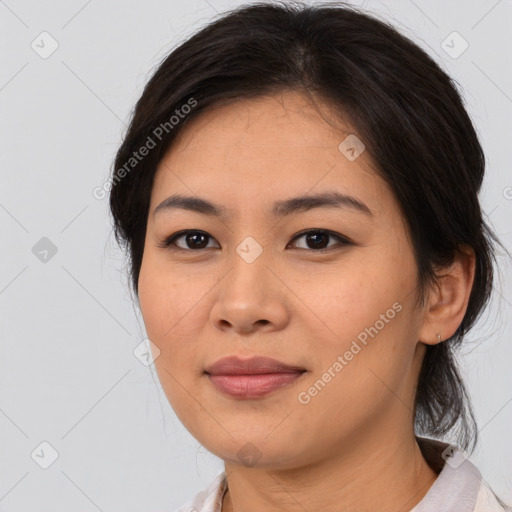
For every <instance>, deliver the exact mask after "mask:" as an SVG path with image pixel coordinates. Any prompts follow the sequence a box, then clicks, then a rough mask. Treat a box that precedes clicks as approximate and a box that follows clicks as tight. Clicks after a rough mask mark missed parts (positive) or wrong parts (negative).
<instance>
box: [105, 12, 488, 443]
mask: <svg viewBox="0 0 512 512" xmlns="http://www.w3.org/2000/svg"><path fill="white" fill-rule="evenodd" d="M286 90H295V91H301V92H303V93H304V94H307V95H309V96H310V97H313V96H316V97H317V98H321V99H323V100H324V101H326V102H327V103H328V104H330V105H332V106H333V107H334V109H336V111H338V112H339V113H340V116H341V115H343V116H344V117H345V119H346V120H348V121H349V122H350V124H351V126H353V127H354V128H355V130H356V131H357V134H358V136H359V137H360V138H361V139H362V140H363V141H364V144H365V146H366V150H367V151H368V152H369V154H370V156H371V157H372V159H373V161H374V162H375V163H376V165H377V172H378V173H379V174H380V175H381V176H382V177H383V178H384V179H385V180H386V182H387V183H388V184H389V185H390V187H391V189H392V191H393V193H394V195H395V198H396V201H397V203H398V204H399V205H400V207H401V209H402V212H403V215H404V219H405V221H406V223H407V226H408V232H409V236H410V238H411V241H412V245H413V248H414V253H415V258H416V262H417V267H418V291H419V293H418V297H419V302H422V301H423V300H424V297H425V291H426V290H427V289H428V286H430V285H433V284H435V282H436V280H435V269H437V268H442V267H443V266H446V265H449V264H450V262H452V261H453V257H454V255H455V253H456V251H457V250H458V249H459V248H460V247H461V245H463V244H465V245H469V246H471V247H472V248H473V249H474V251H475V254H476V275H475V281H474V284H473V288H472V291H471V296H470V299H469V304H468V307H467V311H466V314H465V316H464V319H463V321H462V323H461V324H460V326H459V327H458V329H457V331H456V332H455V334H454V335H453V336H452V337H451V338H450V339H448V340H446V341H444V342H442V343H439V344H436V345H432V346H428V347H427V351H426V355H425V358H424V361H423V366H422V369H421V372H420V376H419V382H418V386H417V390H416V403H415V429H416V433H417V434H418V435H420V434H429V435H430V436H433V437H437V438H442V437H443V436H445V435H446V434H448V433H449V432H454V431H455V432H456V433H457V434H456V435H457V438H458V443H459V445H460V446H461V447H463V448H465V449H469V448H470V445H471V449H472V448H473V447H474V444H475V443H476V434H477V430H476V423H475V419H474V416H473V412H472V408H471V404H470V401H469V398H468V395H467V392H466V389H465V387H464V384H463V382H462V380H461V378H460V375H459V371H458V369H457V363H456V360H455V357H454V351H455V349H456V348H457V347H458V346H459V345H460V343H461V342H462V340H463V337H464V335H465V334H466V332H467V331H468V329H469V328H470V327H471V326H472V325H473V324H474V323H475V321H476V320H477V318H478V317H479V315H480V313H481V311H482V310H483V308H484V307H485V305H486V303H487V302H488V300H489V296H490V292H491V289H492V282H493V258H494V253H493V246H492V242H493V241H496V242H497V239H496V237H495V236H494V234H493V233H492V231H491V230H490V229H489V227H488V226H487V224H486V223H485V221H484V219H483V217H482V211H481V208H480V204H479V200H478V192H479V190H480V187H481V185H482V180H483V176H484V167H485V160H484V154H483V151H482V148H481V146H480V143H479V140H478V137H477V134H476V132H475V129H474V127H473V124H472V122H471V120H470V118H469V116H468V114H467V112H466V110H465V108H464V105H463V101H462V99H461V96H460V94H459V92H458V91H457V88H456V86H455V84H454V82H453V81H452V80H451V79H450V77H449V76H448V75H447V74H446V73H445V72H444V71H443V70H442V69H441V68H440V67H439V66H438V65H437V64H436V63H435V61H434V60H433V59H432V58H430V57H429V55H427V54H426V53H425V52H424V51H423V50H421V49H420V48H419V47H418V46H417V45H416V44H414V43H413V42H411V41H410V40H409V39H407V38H406V37H404V36H403V35H401V34H400V33H398V32H397V31H396V30H395V29H394V28H393V27H392V26H390V25H388V24H387V23H386V22H383V21H380V20H378V19H376V18H374V17H372V16H369V15H367V14H364V13H362V12H360V11H358V10H356V9H354V8H353V7H350V6H347V5H344V4H342V3H339V2H338V3H337V4H323V5H319V6H318V5H317V6H311V5H303V4H300V3H297V2H295V3H291V2H286V3H275V2H274V3H255V4H251V5H245V6H242V7H240V8H238V9H235V10H233V11H230V12H228V13H226V14H224V15H222V16H221V17H220V18H219V19H217V20H216V21H214V22H212V23H211V24H209V25H208V26H206V27H205V28H203V29H201V30H200V31H199V32H197V33H196V34H195V35H193V36H192V37H191V38H190V39H188V40H187V41H185V42H184V43H183V44H181V45H180V46H178V47H177V48H176V49H174V50H173V51H172V52H171V53H170V54H169V55H168V56H167V57H166V58H165V60H164V61H163V62H162V63H161V64H160V65H159V67H158V69H157V70H156V72H155V73H154V75H153V76H152V78H151V79H150V80H149V82H148V83H147V85H146V87H145V89H144V92H143V94H142V96H141V98H140V99H139V101H138V102H137V105H136V107H135V110H134V113H133V116H132V119H131V123H130V126H129V128H128V130H127V133H126V135H125V137H124V141H123V143H122V145H121V147H120V148H119V151H118V153H117V155H116V159H115V164H114V174H113V177H112V187H111V191H110V208H111V212H112V216H113V219H114V230H115V235H116V239H117V241H118V242H119V243H121V244H124V245H125V247H127V248H128V250H129V257H130V265H131V271H130V275H131V281H132V285H133V288H134V290H135V292H136V293H137V294H138V286H137V283H138V277H139V272H140V267H141V262H142V255H143V251H144V240H145V234H146V224H147V218H148V208H149V203H150V196H151V189H152V184H153V178H154V175H155V171H156V168H157V164H158V162H159V161H160V160H161V158H162V157H163V156H164V154H165V152H166V151H167V150H168V149H169V148H170V145H171V143H172V141H173V140H174V139H175V137H176V135H177V133H179V131H180V130H181V129H183V127H184V126H186V125H187V122H189V121H190V120H191V119H192V118H194V117H196V116H198V115H200V114H201V112H204V111H206V110H208V109H211V108H214V107H215V106H216V105H219V104H225V103H226V102H230V101H236V100H238V99H244V98H254V97H258V96H262V95H267V94H271V93H274V92H280V91H286ZM191 100H192V101H193V102H195V103H194V105H195V107H194V108H187V109H185V108H184V107H183V106H184V105H192V103H191ZM187 112H188V113H187ZM185 113H186V115H185ZM182 114H183V115H182ZM172 116H175V119H174V121H170V119H171V117H172ZM176 116H179V120H178V117H176ZM175 121H176V122H175ZM158 127H160V131H157V132H156V133H158V134H159V137H156V135H155V130H157V129H158ZM162 127H164V128H165V129H163V128H162ZM164 132H165V133H164ZM150 139H151V141H152V148H151V149H150V151H149V152H147V155H146V156H145V157H144V158H143V159H141V160H140V161H139V160H137V162H136V165H134V166H132V167H133V168H128V167H127V166H126V164H127V162H129V161H130V159H131V158H133V155H134V152H137V151H138V150H139V148H141V147H142V146H144V145H146V146H148V145H149V144H148V141H149V140H150ZM153 144H154V146H155V147H153ZM133 163H135V162H133ZM122 169H124V171H122Z"/></svg>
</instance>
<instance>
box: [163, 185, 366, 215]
mask: <svg viewBox="0 0 512 512" xmlns="http://www.w3.org/2000/svg"><path fill="white" fill-rule="evenodd" d="M325 207H331V208H340V207H341V208H343V207H345V208H350V209H352V210H356V211H359V212H361V213H364V214H366V215H373V213H372V211H371V210H370V208H368V206H366V204H364V203H363V202H362V201H361V200H359V199H357V198H355V197H353V196H350V195H347V194H342V193H341V192H337V191H329V192H323V193H319V194H308V195H303V196H298V197H291V198H289V199H285V200H281V201H276V202H275V203H274V205H273V207H272V215H273V216H274V217H284V216H286V215H291V214H292V213H299V212H304V211H308V210H312V209H313V208H325ZM173 209H182V210H190V211H194V212H197V213H202V214H205V215H211V216H214V217H221V216H225V215H226V214H227V212H228V210H227V208H226V207H224V206H222V205H218V204H214V203H212V202H211V201H208V200H207V199H203V198H200V197H193V196H183V195H181V194H175V195H172V196H170V197H168V198H167V199H164V200H163V201H162V202H161V203H160V204H159V205H158V206H157V207H156V208H155V210H154V211H153V215H156V214H157V213H159V212H162V211H170V210H173Z"/></svg>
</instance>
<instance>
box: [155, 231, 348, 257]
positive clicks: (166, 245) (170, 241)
mask: <svg viewBox="0 0 512 512" xmlns="http://www.w3.org/2000/svg"><path fill="white" fill-rule="evenodd" d="M191 233H194V234H203V235H206V236H207V237H208V238H209V239H211V240H215V238H214V237H213V236H211V235H210V234H209V233H207V232H206V231H203V230H201V229H183V230H181V231H177V232H176V233H173V234H172V235H170V236H168V237H166V238H164V239H163V240H162V241H160V242H159V243H158V247H160V248H162V249H171V250H175V251H183V252H191V253H192V252H202V251H204V250H205V249H208V247H204V248H202V249H183V248H182V247H178V246H177V245H176V244H175V241H176V240H177V239H179V238H181V237H182V236H185V235H187V234H191ZM309 233H322V234H325V235H328V236H330V237H332V238H336V239H337V240H338V243H337V244H335V245H332V246H330V247H325V248H323V249H303V248H300V249H298V250H300V251H307V252H313V253H317V252H319V253H323V252H329V251H331V250H335V249H338V248H340V247H342V246H345V245H354V242H353V241H352V240H350V239H349V238H348V237H346V236H344V235H342V234H340V233H336V232H335V231H331V230H329V229H324V228H308V229H306V230H303V231H301V232H299V233H297V234H296V235H294V236H293V237H292V239H291V241H290V243H292V242H294V241H295V240H296V239H298V238H301V237H303V236H305V235H308V234H309ZM217 243H218V242H217ZM288 246H289V244H287V246H286V247H288ZM209 249H211V247H209Z"/></svg>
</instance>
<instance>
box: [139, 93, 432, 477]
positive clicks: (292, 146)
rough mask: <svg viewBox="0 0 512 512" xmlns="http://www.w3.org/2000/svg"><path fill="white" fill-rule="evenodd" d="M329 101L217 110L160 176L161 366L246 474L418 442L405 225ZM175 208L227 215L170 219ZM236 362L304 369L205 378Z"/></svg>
mask: <svg viewBox="0 0 512 512" xmlns="http://www.w3.org/2000/svg"><path fill="white" fill-rule="evenodd" d="M318 105H320V108H321V111H322V112H323V114H324V116H320V115H319V114H318V112H317V110H315V108H314V107H312V106H311V105H310V103H309V102H308V100H307V99H305V98H304V97H303V96H301V95H300V94H298V93H294V92H287V93H283V94H279V95H275V96H266V97H260V98H257V99H253V100H243V101H239V102H236V103H233V104H231V105H228V106H226V105H225V106H222V107H220V108H216V109H213V110H211V111H209V112H207V113H203V114H201V116H198V117H197V118H196V119H194V120H193V121H192V122H191V123H190V124H188V125H187V126H186V128H184V130H183V131H182V132H180V135H179V138H178V139H176V141H175V143H174V144H173V146H172V148H171V149H170V151H169V152H168V153H167V154H166V155H165V157H164V158H163V159H162V160H161V162H160V164H159V167H158V169H157V173H156V176H155V181H154V185H153V190H152V196H151V204H150V211H149V218H148V224H147V234H146V240H145V247H144V256H143V261H142V266H141V271H140V279H139V300H140V307H141V311H142V315H143V318H144V322H145V326H146V330H147V334H148V337H149V339H150V340H151V341H152V342H153V343H154V344H155V346H156V347H158V349H159V350H160V353H159V355H158V357H156V359H155V367H156V369H157V372H158V375H159V379H160V382H161V384H162V386H163V389H164V391H165V393H166V396H167V398H168V400H169V402H170V404H171V405H172V407H173V409H174V411H175V412H176V414H177V416H178V417H179V419H180V420H181V421H182V422H183V424H184V425H185V427H186V428H187V429H188V430H189V431H190V432H191V434H192V435H193V436H194V437H196V438H197V439H198V440H199V442H200V443H201V444H202V445H203V446H205V447H206V448H207V449H208V450H209V451H211V452H212V453H214V454H216V455H217V456H219V457H221V458H222V459H224V460H225V461H231V462H232V463H247V460H249V459H250V460H252V464H257V465H258V466H260V467H282V468H293V467H298V466H299V465H301V464H307V463H313V462H315V461H317V460H322V459H326V458H329V457H330V456H332V454H333V453H335V452H337V453H340V452H339V451H337V450H336V449H333V448H339V450H348V449H350V447H352V446H354V443H356V442H357V440H358V439H361V438H362V437H363V436H366V437H368V436H378V437H379V439H385V437H386V436H387V435H388V433H389V434H390V435H391V433H392V432H393V429H394V428H395V429H396V426H397V425H398V424H401V425H407V428H411V429H412V412H411V410H410V408H409V407H407V406H406V405H405V404H411V403H412V399H413V388H414V385H415V383H416V380H417V375H418V371H419V367H420V363H421V355H422V353H421V354H420V352H421V350H420V349H419V348H418V347H419V345H418V332H419V330H420V327H421V323H422V313H421V311H419V310H418V309H417V308H416V299H417V291H416V286H417V267H416V264H415V260H414V256H413V252H412V247H411V245H410V242H409V239H408V237H407V233H406V228H405V222H404V219H403V216H402V214H401V212H400V209H399V207H398V205H397V203H396V201H395V199H394V197H393V195H392V193H391V191H390V189H389V187H388V186H387V184H386V183H385V182H384V181H383V179H381V178H380V177H379V176H378V175H377V174H376V173H375V172H374V171H373V170H372V168H373V166H372V162H371V160H370V157H369V155H368V152H367V151H363V152H362V153H361V154H359V156H358V153H359V151H358V150H360V149H361V147H360V146H357V145H355V146H354V140H355V139H354V138H353V135H352V136H351V137H352V138H350V139H348V140H347V141H346V142H345V143H344V145H342V146H341V149H340V148H339V146H340V143H342V141H344V140H345V139H346V137H347V136H349V134H351V133H352V134H353V133H354V131H353V130H352V129H351V128H350V126H349V125H346V124H342V123H340V122H339V121H338V122H337V124H336V125H335V126H333V125H332V123H327V122H326V120H325V119H324V117H325V116H329V113H330V111H329V108H328V106H327V105H325V104H321V103H318ZM331 119H332V116H331ZM350 142H352V144H350ZM362 142H363V143H364V140H363V141H362ZM351 147H352V148H353V149H355V151H351V150H350V148H351ZM335 193H337V194H338V199H339V201H338V202H334V201H331V204H328V203H329V202H328V201H325V200H324V201H323V202H322V201H317V202H316V203H315V202H314V201H310V202H309V203H308V202H307V201H306V202H302V203H300V202H295V203H294V202H290V203H286V201H287V200H289V199H291V198H295V197H299V196H308V197H312V196H318V195H320V194H325V195H326V196H327V195H328V194H331V195H332V194H335ZM175 195H180V196H191V197H193V198H195V199H199V198H200V199H202V200H205V201H208V202H209V203H212V204H213V205H215V206H216V207H217V209H218V211H217V213H214V212H213V209H212V208H211V207H208V208H206V207H203V208H194V207H193V206H191V205H190V203H189V205H188V207H187V208H183V207H180V206H179V205H177V204H176V202H174V203H173V204H170V202H168V203H167V206H165V203H164V201H165V200H166V199H167V198H169V197H170V196H175ZM347 197H348V198H349V199H347ZM324 199H325V197H324ZM159 205H161V206H160V208H158V211H155V210H156V209H157V207H158V206H159ZM294 205H295V208H294ZM297 205H302V206H301V207H300V208H298V209H297V208H296V207H297ZM185 230H186V232H185V233H183V232H184V231H185ZM178 232H180V234H178V235H177V236H176V237H174V238H173V236H172V235H175V234H176V233H178ZM226 356H238V357H239V358H240V359H242V360H247V359H249V358H252V357H253V356H264V357H269V358H273V359H275V360H278V361H280V362H282V363H285V364H286V365H289V366H292V367H294V368H300V369H301V370H302V371H300V372H295V373H293V374H292V373H288V374H283V373H281V374H275V375H272V376H270V377H268V375H267V376H266V377H261V375H260V377H259V378H257V377H255V376H254V375H253V376H249V377H248V376H245V377H240V376H239V377H233V376H232V375H231V376H228V377H226V376H224V377H222V376H219V375H217V377H214V378H212V376H211V375H209V374H208V373H206V372H205V370H206V369H207V368H209V367H210V366H211V365H212V364H213V363H215V362H217V361H218V360H220V359H221V358H224V357H226ZM219 373H220V374H221V375H222V371H220V370H219ZM258 379H259V380H258ZM223 385H224V387H222V386H223ZM272 385H273V386H274V387H272ZM226 386H227V387H229V386H231V387H230V388H229V389H231V392H228V391H229V390H228V389H227V388H226ZM265 386H268V387H265Z"/></svg>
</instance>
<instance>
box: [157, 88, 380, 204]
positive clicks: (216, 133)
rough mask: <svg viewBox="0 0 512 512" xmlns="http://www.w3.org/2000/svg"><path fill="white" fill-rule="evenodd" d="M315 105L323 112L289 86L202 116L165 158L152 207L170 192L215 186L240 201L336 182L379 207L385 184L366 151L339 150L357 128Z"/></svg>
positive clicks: (223, 194)
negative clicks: (353, 154) (351, 154)
mask: <svg viewBox="0 0 512 512" xmlns="http://www.w3.org/2000/svg"><path fill="white" fill-rule="evenodd" d="M316 104H317V108H319V109H320V112H321V113H319V112H318V110H317V109H316V108H315V106H313V105H312V104H311V101H310V100H309V99H307V98H306V97H304V96H303V95H301V94H299V93H296V92H286V93H280V94H276V95H272V96H264V97H258V98H254V99H250V100H238V101H236V102H234V103H231V104H229V105H222V106H220V107H214V108H211V109H209V110H208V111H205V112H203V113H201V114H199V116H198V117H196V118H193V119H191V120H190V122H188V123H187V124H186V125H185V126H184V127H183V129H182V130H181V131H180V132H179V133H178V136H177V138H176V139H175V140H174V141H173V144H172V146H171V148H170V150H169V151H168V152H167V153H166V155H165V156H164V157H163V158H162V160H161V162H160V164H159V166H158V169H157V174H156V176H155V182H154V189H153V197H152V205H153V206H154V204H156V203H157V202H159V201H161V200H163V199H165V197H167V196H168V195H170V194H171V193H174V192H180V193H181V192H183V193H187V195H190V192H192V193H193V194H194V193H195V194H198V195H201V196H205V195H206V196H208V195H210V196H211V193H212V192H215V195H216V197H217V198H220V199H221V201H222V200H224V199H226V200H228V199H229V200H230V201H232V202H235V203H238V204H239V205H240V207H242V206H243V205H244V204H248V202H250V203H251V204H256V202H258V201H259V200H261V199H263V198H264V197H269V196H275V198H276V199H277V198H279V199H280V198H284V197H289V196H291V195H294V194H295V195H298V194H304V193H306V192H308V191H311V192H319V191H325V190H331V189H333V188H335V189H337V190H339V191H341V192H344V193H347V194H352V195H359V197H360V198H361V199H362V200H363V201H364V202H366V203H368V202H372V203H373V205H372V206H373V207H375V208H377V209H379V207H380V204H381V201H382V197H383V193H384V192H385V191H387V189H388V187H387V184H386V183H385V182H384V180H382V178H380V176H378V174H377V173H376V172H375V171H374V170H373V169H374V166H373V162H372V161H371V159H370V158H369V157H368V155H367V154H365V152H364V151H363V153H361V155H360V156H358V157H357V158H356V159H355V160H353V161H351V160H349V159H348V158H347V157H346V155H345V154H344V153H343V152H342V151H340V149H339V145H340V143H341V142H342V141H344V140H345V139H346V138H347V137H348V136H349V135H351V134H353V132H354V130H353V129H352V127H351V126H350V125H349V124H348V123H346V122H344V121H343V120H340V119H339V118H337V117H336V116H334V115H333V112H332V109H330V108H329V105H327V104H325V103H322V102H321V101H316ZM383 189H386V190H385V191H383ZM235 191H236V196H233V194H234V192H235ZM365 198H366V200H365ZM216 202H219V200H217V201H216ZM372 209H373V208H372Z"/></svg>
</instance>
